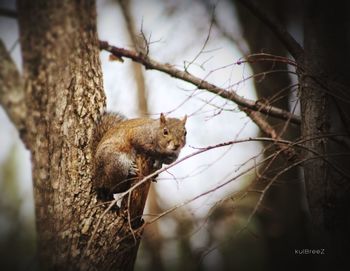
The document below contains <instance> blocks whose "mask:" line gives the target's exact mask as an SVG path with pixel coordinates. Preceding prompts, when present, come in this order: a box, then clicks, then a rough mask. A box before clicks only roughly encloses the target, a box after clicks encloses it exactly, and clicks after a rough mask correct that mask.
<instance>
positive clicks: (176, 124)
mask: <svg viewBox="0 0 350 271" xmlns="http://www.w3.org/2000/svg"><path fill="white" fill-rule="evenodd" d="M186 120H187V116H185V117H184V118H183V119H181V120H180V119H177V118H165V116H164V115H163V113H161V114H160V118H159V119H150V118H136V119H126V118H125V117H123V116H122V115H120V114H115V113H105V114H104V115H103V116H102V117H101V119H100V121H99V123H98V124H97V125H96V128H95V131H94V135H93V143H92V144H93V147H94V149H93V154H94V158H93V159H94V161H93V164H94V167H93V187H94V189H95V190H96V191H97V194H98V197H99V198H101V199H111V198H112V197H113V194H114V193H121V192H124V191H126V190H127V189H129V188H130V178H132V176H135V175H136V172H137V170H138V169H137V166H136V164H135V158H136V156H137V155H142V156H144V157H147V158H150V159H152V161H154V167H155V168H160V167H161V166H162V164H170V163H172V162H174V161H175V160H176V159H177V158H178V156H179V153H180V150H181V149H182V147H183V146H184V145H185V144H186V128H185V124H186Z"/></svg>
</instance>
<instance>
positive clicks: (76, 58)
mask: <svg viewBox="0 0 350 271" xmlns="http://www.w3.org/2000/svg"><path fill="white" fill-rule="evenodd" d="M18 19H19V25H20V41H21V47H22V57H23V77H24V85H25V86H24V97H25V99H24V101H25V106H26V112H27V114H26V116H25V119H24V123H25V135H26V145H27V147H28V148H29V150H30V151H31V155H32V174H33V186H34V200H35V213H36V227H37V233H38V254H39V259H40V264H41V266H42V268H43V269H44V270H46V269H47V270H132V268H133V265H134V262H135V258H136V253H137V249H138V245H139V240H140V234H135V236H133V235H132V234H130V233H131V231H130V226H129V225H132V226H133V229H136V228H138V227H139V226H140V225H141V224H142V219H141V216H142V212H143V207H144V204H145V199H146V197H147V192H148V188H149V182H148V183H145V184H144V185H141V186H139V187H138V188H137V189H136V190H135V191H133V192H132V194H131V202H132V205H131V206H130V208H129V210H128V204H127V201H126V199H124V200H123V204H122V208H121V210H120V212H115V211H108V212H106V213H104V211H105V210H106V208H107V205H101V204H99V202H97V201H96V196H95V194H94V191H93V190H92V188H91V161H92V153H91V145H90V142H91V135H92V133H93V129H94V125H95V121H96V120H97V119H98V117H99V115H100V113H101V112H102V111H103V109H104V107H105V95H104V93H103V88H102V74H101V66H100V60H99V44H98V40H97V33H96V8H95V3H94V1H91V0H83V1H78V0H76V1H68V0H64V1H60V0H55V1H44V0H42V1H30V0H20V1H18ZM21 106H23V104H22V105H21ZM137 163H138V166H139V169H140V174H139V176H138V179H140V178H142V173H144V174H147V173H149V171H150V167H149V165H148V161H147V160H146V159H144V158H143V157H139V158H138V160H137ZM138 179H137V180H138ZM137 180H136V181H137ZM128 215H129V218H130V219H131V221H128Z"/></svg>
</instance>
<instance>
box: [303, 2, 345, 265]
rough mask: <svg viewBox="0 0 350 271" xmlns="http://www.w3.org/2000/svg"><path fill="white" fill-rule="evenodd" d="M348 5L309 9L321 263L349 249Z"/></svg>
mask: <svg viewBox="0 0 350 271" xmlns="http://www.w3.org/2000/svg"><path fill="white" fill-rule="evenodd" d="M348 11H349V3H347V2H344V3H343V2H341V3H336V4H334V5H333V6H332V9H331V10H330V9H329V2H328V1H324V0H322V1H315V0H310V1H307V4H306V9H305V34H304V46H305V63H304V64H305V70H306V72H305V74H304V75H303V77H302V90H301V101H302V103H301V105H302V133H303V137H304V138H309V139H311V140H308V141H306V142H305V145H306V146H307V147H308V148H309V149H311V150H312V151H313V152H306V157H307V158H309V159H310V160H309V161H308V162H307V163H305V165H304V172H305V182H306V187H307V192H308V193H307V194H308V195H307V198H308V203H309V208H310V214H311V222H312V236H313V238H312V240H313V242H312V246H313V247H314V248H319V249H322V248H323V249H325V250H326V257H320V258H319V259H318V262H319V263H320V268H321V269H322V268H329V267H330V266H332V267H334V264H336V265H337V264H339V266H340V265H341V264H342V263H343V264H345V263H347V259H346V258H347V257H348V256H347V254H348V251H349V249H350V219H349V217H350V189H349V180H350V169H349V164H350V156H349V154H350V144H349V135H350V133H349V131H350V130H349V125H350V119H349V116H350V109H349V101H350V95H349V93H348V89H349V86H350V79H349V76H348V74H347V72H348V71H349V68H350V67H349V65H350V64H349V63H350V62H349V60H350V57H349V55H350V51H349V46H350V42H349V39H348V37H347V35H346V34H345V33H348V32H349V29H350V22H349V19H347V18H348V16H347V12H348ZM331 134H333V136H330V135H331ZM334 135H338V137H334ZM313 137H318V138H313ZM318 156H319V157H318ZM342 266H344V265H342Z"/></svg>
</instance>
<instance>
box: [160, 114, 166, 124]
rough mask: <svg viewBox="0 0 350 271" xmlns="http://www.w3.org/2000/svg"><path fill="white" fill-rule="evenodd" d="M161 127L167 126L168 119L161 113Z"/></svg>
mask: <svg viewBox="0 0 350 271" xmlns="http://www.w3.org/2000/svg"><path fill="white" fill-rule="evenodd" d="M159 119H160V125H163V126H164V125H165V124H166V119H165V116H164V114H163V113H160V118H159Z"/></svg>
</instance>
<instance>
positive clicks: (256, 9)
mask: <svg viewBox="0 0 350 271" xmlns="http://www.w3.org/2000/svg"><path fill="white" fill-rule="evenodd" d="M237 1H238V2H239V3H241V4H242V5H243V6H245V7H246V8H247V9H248V10H250V12H251V13H253V14H254V15H255V16H256V17H257V18H258V19H260V20H261V21H262V22H263V23H264V24H266V25H267V26H268V27H269V28H270V30H271V31H272V32H273V33H274V34H275V35H276V37H277V38H278V39H279V40H280V41H281V42H282V43H283V44H284V46H286V48H287V50H288V51H289V52H290V54H291V55H292V56H293V57H294V59H295V60H299V59H302V57H303V55H304V49H303V48H302V47H301V46H300V44H299V43H298V42H297V41H296V40H295V39H294V38H293V37H292V35H291V34H290V33H289V32H288V31H287V30H286V29H285V28H283V27H282V26H281V24H279V23H278V21H277V20H276V19H275V18H273V17H272V16H271V15H270V14H267V13H266V12H265V10H263V9H262V8H261V7H260V6H259V5H258V4H257V3H256V2H254V1H251V0H237Z"/></svg>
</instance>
